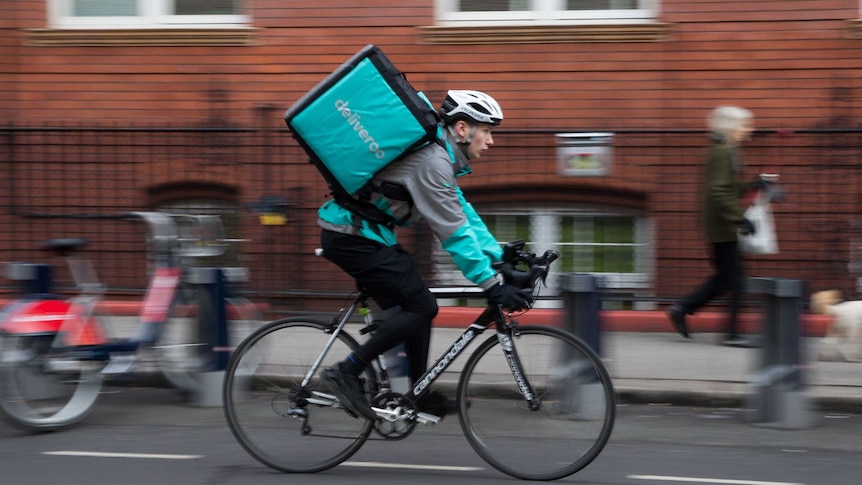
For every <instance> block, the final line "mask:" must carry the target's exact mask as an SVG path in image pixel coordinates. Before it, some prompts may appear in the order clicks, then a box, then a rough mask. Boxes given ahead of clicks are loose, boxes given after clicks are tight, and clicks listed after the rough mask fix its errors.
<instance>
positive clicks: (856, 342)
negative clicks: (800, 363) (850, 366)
mask: <svg viewBox="0 0 862 485" xmlns="http://www.w3.org/2000/svg"><path fill="white" fill-rule="evenodd" d="M811 310H812V311H813V312H814V313H819V314H821V315H831V316H832V317H833V320H832V323H831V324H830V325H829V328H828V329H827V330H826V336H824V337H823V340H821V341H820V347H819V349H818V351H817V358H818V359H819V360H822V361H847V362H862V301H842V298H841V292H840V291H839V290H824V291H818V292H815V293H812V294H811Z"/></svg>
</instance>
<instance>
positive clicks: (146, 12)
mask: <svg viewBox="0 0 862 485" xmlns="http://www.w3.org/2000/svg"><path fill="white" fill-rule="evenodd" d="M72 1H73V0H48V5H47V7H48V25H49V26H50V27H51V28H55V29H148V28H150V29H151V28H169V29H174V28H204V29H205V28H219V29H223V28H231V27H236V28H244V27H247V26H248V25H249V23H250V22H251V19H250V17H249V16H248V15H173V14H170V13H169V12H172V11H173V6H174V0H137V6H138V12H137V16H134V17H75V16H73V15H72Z"/></svg>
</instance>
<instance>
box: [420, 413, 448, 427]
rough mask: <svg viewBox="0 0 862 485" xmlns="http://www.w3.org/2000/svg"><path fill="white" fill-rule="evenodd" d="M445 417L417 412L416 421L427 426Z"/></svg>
mask: <svg viewBox="0 0 862 485" xmlns="http://www.w3.org/2000/svg"><path fill="white" fill-rule="evenodd" d="M442 420H443V418H441V417H440V416H434V415H433V414H428V413H422V412H419V413H416V422H417V423H419V424H424V425H426V426H434V425H436V424H438V423H439V422H440V421H442Z"/></svg>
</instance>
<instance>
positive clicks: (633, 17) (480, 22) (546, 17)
mask: <svg viewBox="0 0 862 485" xmlns="http://www.w3.org/2000/svg"><path fill="white" fill-rule="evenodd" d="M639 2H640V6H641V8H638V9H612V10H565V9H564V3H565V0H530V5H531V8H530V9H529V10H524V11H518V12H459V11H457V10H456V5H457V4H458V0H434V4H435V5H434V7H435V12H436V15H437V24H438V25H445V26H464V27H467V26H495V25H559V24H563V25H569V24H575V25H577V24H623V23H626V24H629V23H631V24H635V23H652V22H655V21H657V19H658V15H659V0H639Z"/></svg>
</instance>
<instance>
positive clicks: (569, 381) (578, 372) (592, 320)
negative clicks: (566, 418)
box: [560, 273, 605, 419]
mask: <svg viewBox="0 0 862 485" xmlns="http://www.w3.org/2000/svg"><path fill="white" fill-rule="evenodd" d="M601 288H602V285H601V281H600V279H599V278H598V277H597V276H596V275H593V274H589V273H566V274H563V275H561V276H560V293H561V295H562V299H563V305H564V309H565V311H564V315H565V317H564V321H563V329H564V330H568V331H569V332H571V333H573V334H574V335H575V336H577V337H578V338H580V339H581V340H583V341H584V342H585V343H586V344H587V345H588V346H589V347H590V348H591V349H592V350H594V351H595V352H596V354H598V355H602V354H601V320H600V318H599V314H600V311H601V308H602V296H601ZM566 360H567V365H566V368H565V369H564V370H563V372H561V374H563V375H564V377H563V379H565V381H566V382H565V383H564V384H565V386H564V389H565V393H566V411H567V412H568V413H569V414H571V415H572V416H573V417H575V418H579V419H596V418H601V417H602V416H604V412H605V411H604V403H605V397H604V390H603V389H602V384H601V382H599V376H597V375H592V372H593V371H592V365H591V363H590V362H588V361H586V360H585V358H584V357H583V356H578V355H573V356H568V358H567V359H566ZM569 360H571V362H568V361H569ZM570 366H571V367H570ZM572 367H573V368H572Z"/></svg>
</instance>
